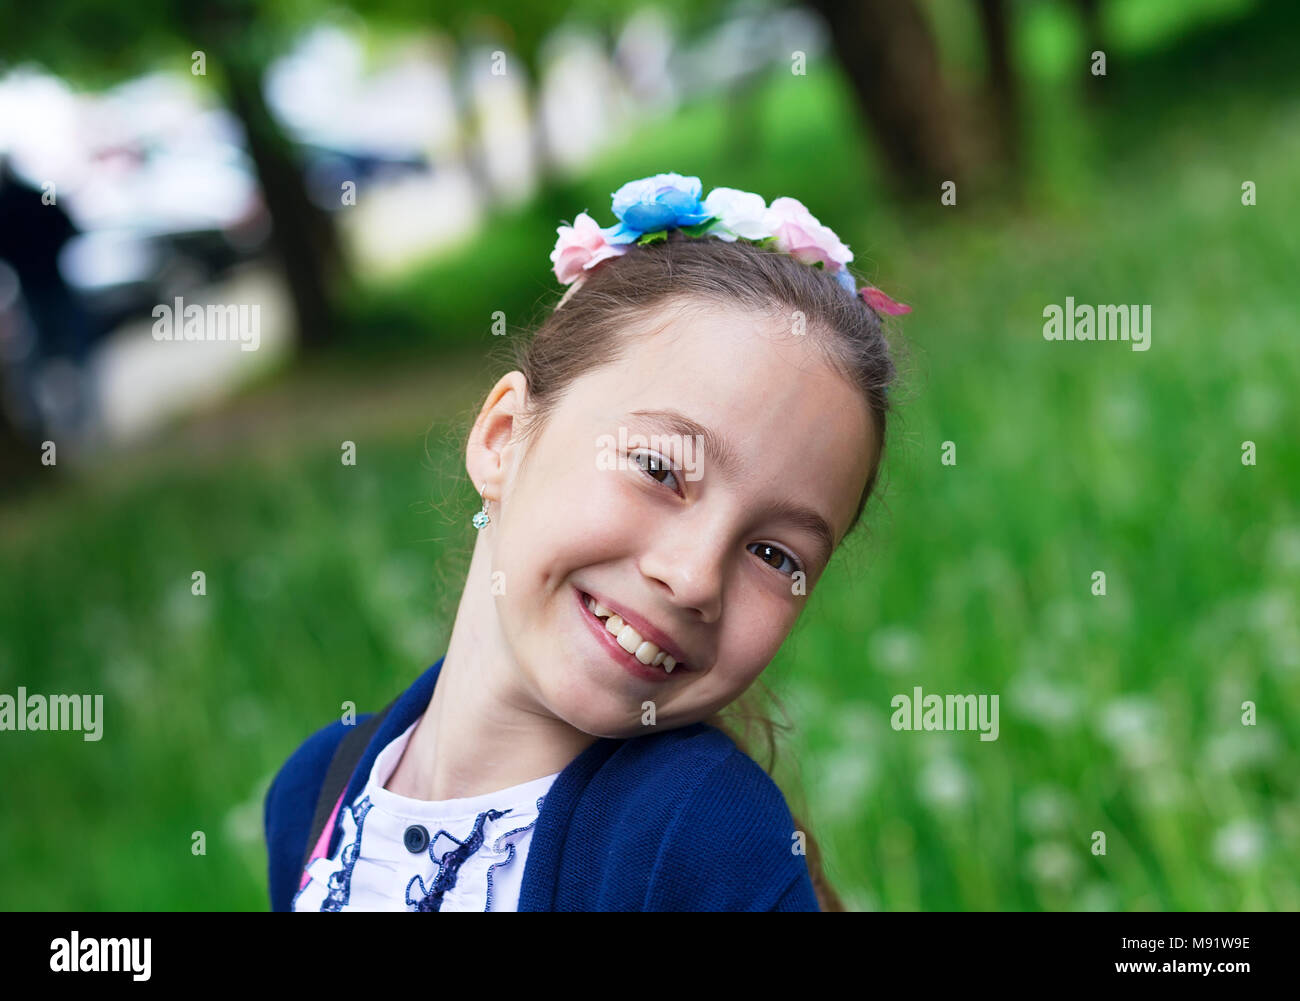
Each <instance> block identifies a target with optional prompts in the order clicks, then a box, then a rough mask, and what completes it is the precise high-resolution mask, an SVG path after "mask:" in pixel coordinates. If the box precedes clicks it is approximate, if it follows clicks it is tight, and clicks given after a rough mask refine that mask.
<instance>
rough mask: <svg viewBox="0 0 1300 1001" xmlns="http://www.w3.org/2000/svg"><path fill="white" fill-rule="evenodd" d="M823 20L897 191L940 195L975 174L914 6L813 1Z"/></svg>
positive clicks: (881, 0) (906, 1)
mask: <svg viewBox="0 0 1300 1001" xmlns="http://www.w3.org/2000/svg"><path fill="white" fill-rule="evenodd" d="M809 6H811V7H812V8H813V9H815V10H816V11H817V12H818V13H820V14H821V15H822V17H823V18H825V20H826V22H827V24H828V25H829V27H830V37H831V43H832V45H833V46H834V49H835V53H836V56H837V57H838V59H839V62H840V64H841V66H843V68H844V71H845V73H846V74H847V75H848V79H849V83H850V85H851V86H852V88H853V91H854V94H855V96H856V98H857V104H858V109H859V112H860V114H861V115H862V117H863V118H864V120H865V122H866V124H867V126H868V127H869V128H870V130H871V131H872V132H873V133H874V134H875V136H876V138H877V140H878V141H879V144H880V148H881V151H882V153H883V154H884V159H885V163H886V166H887V168H888V169H889V171H890V173H891V175H892V177H893V180H894V183H895V185H896V186H897V188H898V189H899V190H900V191H901V192H903V193H905V194H909V195H915V196H918V197H920V196H924V197H929V196H932V195H933V196H935V197H937V196H938V193H939V190H940V185H941V184H942V182H944V181H956V182H958V183H960V182H961V181H962V180H964V179H965V178H966V177H967V176H968V175H969V173H970V168H971V163H970V161H971V150H970V147H969V144H968V143H967V141H966V139H965V133H964V130H963V129H961V126H962V125H963V124H964V123H963V122H962V121H961V119H960V117H959V115H958V114H957V112H956V109H955V107H954V104H953V96H952V95H951V93H950V92H949V90H948V88H947V87H946V85H945V84H944V80H943V74H942V72H941V69H940V65H939V50H938V46H937V45H936V43H935V39H934V35H933V33H932V32H931V31H930V26H929V24H928V23H927V22H926V20H925V17H924V15H923V14H922V12H921V11H920V9H919V8H918V7H917V6H916V3H915V0H858V2H856V3H843V2H841V0H809Z"/></svg>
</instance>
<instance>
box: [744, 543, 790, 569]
mask: <svg viewBox="0 0 1300 1001" xmlns="http://www.w3.org/2000/svg"><path fill="white" fill-rule="evenodd" d="M753 545H754V547H755V548H754V549H751V550H750V552H752V553H754V555H756V556H757V557H758V558H759V559H760V560H762V561H763V562H764V563H766V564H767V565H768V566H770V567H772V568H773V569H775V570H778V571H780V572H781V573H783V574H786V575H787V576H789V575H791V574H793V573H794V572H795V571H797V570H802V569H803V567H802V566H800V564H799V561H798V560H796V559H795V558H794V557H793V556H791V555H790V554H789V553H787V552H786V551H785V550H784V549H781V548H780V547H779V546H774V545H772V544H771V543H768V542H755V543H754V544H753ZM773 557H775V560H776V562H773V561H772V558H773ZM785 563H789V564H790V569H789V570H782V569H781V567H782V566H783V564H785Z"/></svg>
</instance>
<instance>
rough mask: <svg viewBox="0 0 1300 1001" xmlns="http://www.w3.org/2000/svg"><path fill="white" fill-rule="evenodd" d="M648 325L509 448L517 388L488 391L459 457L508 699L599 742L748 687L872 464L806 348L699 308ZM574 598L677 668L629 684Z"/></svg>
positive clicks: (795, 612)
mask: <svg viewBox="0 0 1300 1001" xmlns="http://www.w3.org/2000/svg"><path fill="white" fill-rule="evenodd" d="M661 315H664V316H669V317H670V319H668V320H667V321H666V325H664V326H663V327H662V329H661V330H660V331H659V332H655V333H651V334H649V335H644V336H643V335H633V336H629V337H627V338H625V340H624V342H623V344H624V347H623V349H622V357H621V358H618V359H616V360H613V361H611V362H609V363H608V364H605V365H603V366H602V367H600V368H598V369H595V370H594V371H592V372H589V373H588V374H587V375H585V376H583V377H582V378H580V379H578V380H576V381H575V382H574V383H572V385H571V386H570V388H569V391H568V392H567V393H566V394H565V395H564V397H563V399H562V400H561V401H560V403H559V404H558V406H557V407H556V408H555V410H554V411H553V413H552V415H551V416H550V418H549V420H548V423H547V424H546V426H545V427H544V428H543V429H542V430H541V431H540V433H539V434H538V435H537V436H536V437H534V438H533V440H532V441H531V442H530V443H529V444H528V445H527V447H526V448H525V445H524V443H523V442H522V441H521V440H520V439H519V437H518V434H517V430H518V429H517V426H516V424H515V419H514V415H515V414H517V413H519V411H520V408H521V407H522V405H523V404H524V402H525V399H526V394H527V383H526V381H525V380H524V378H523V376H522V374H521V373H519V372H512V373H510V374H508V375H506V376H504V377H503V378H502V379H501V381H500V382H499V383H498V384H497V386H496V387H495V388H494V389H493V391H492V393H491V394H490V395H489V397H488V400H487V403H486V404H485V405H484V408H483V412H482V413H481V414H480V416H479V420H478V422H477V424H476V425H475V430H474V434H473V436H472V438H471V442H470V446H469V455H468V469H469V472H470V475H471V476H472V477H473V482H474V484H475V485H476V486H478V485H481V484H483V483H487V484H488V489H487V495H488V497H489V498H492V499H494V500H497V501H498V503H495V504H493V505H492V509H491V510H492V522H491V524H490V525H489V527H488V528H487V529H486V530H485V531H484V532H483V533H482V535H481V538H480V541H479V544H480V545H486V546H488V550H489V554H490V557H491V559H490V565H491V570H492V572H493V578H494V585H495V586H494V587H493V594H494V595H495V597H494V598H493V601H494V602H495V607H496V610H497V615H498V619H499V628H500V630H501V638H502V639H503V641H504V644H505V646H506V647H507V648H508V649H509V650H510V651H511V652H512V654H513V660H514V665H513V667H514V668H515V669H517V671H518V680H519V682H520V683H521V685H522V689H523V691H524V692H525V693H527V697H528V698H529V699H531V700H535V702H536V707H537V710H538V711H540V712H544V713H546V714H549V715H552V716H554V717H557V718H559V719H562V720H564V721H566V722H567V723H569V724H570V725H572V726H574V727H576V728H578V729H579V730H581V731H583V732H585V733H588V734H591V735H593V736H598V737H635V736H640V735H642V734H645V733H648V732H650V731H648V730H647V729H646V724H645V723H643V717H645V715H646V706H645V703H646V702H653V703H654V718H655V725H656V726H657V727H659V728H660V729H672V728H675V727H679V726H685V725H688V724H690V723H694V722H697V721H700V720H703V719H707V718H708V717H709V716H711V715H712V714H713V713H715V712H717V711H718V710H719V709H721V708H723V707H724V706H726V705H727V704H729V703H730V702H732V701H734V700H735V699H736V698H737V697H738V696H740V695H741V694H742V693H743V692H744V691H745V690H746V689H747V688H748V687H749V686H750V684H751V683H752V682H753V681H754V680H755V679H756V678H757V677H758V675H759V674H760V673H761V672H762V670H763V668H765V667H766V666H767V664H768V663H769V662H770V661H771V660H772V658H773V656H774V655H775V654H776V651H777V649H778V648H779V647H780V646H781V643H782V642H783V641H784V640H785V638H786V636H787V635H788V634H789V632H790V630H791V628H792V627H793V626H794V623H795V620H796V619H797V618H798V616H799V613H800V612H801V611H802V609H803V607H804V604H805V603H806V602H807V600H808V597H807V595H809V594H811V592H812V587H813V585H814V584H815V583H816V582H817V580H818V579H819V578H820V576H821V574H822V573H823V571H824V570H825V569H826V565H827V562H828V560H829V559H830V556H831V553H832V552H833V550H834V548H835V546H836V545H838V543H839V541H840V539H841V538H842V537H843V535H844V533H845V532H846V531H847V529H848V525H849V522H850V520H851V519H852V517H853V515H854V512H855V511H856V509H857V502H858V499H859V497H860V496H861V494H862V490H863V488H864V487H865V485H866V478H867V475H868V473H869V471H870V463H871V461H872V459H873V456H872V455H871V453H870V449H871V445H870V440H871V427H870V420H871V418H870V414H869V412H868V410H867V406H866V403H865V401H864V400H863V399H862V398H861V396H860V394H859V392H858V391H857V390H856V389H855V388H854V387H853V386H852V385H851V384H850V383H848V382H847V381H846V380H845V379H844V378H843V377H842V376H841V375H839V374H838V373H837V372H835V371H834V370H833V369H832V368H830V367H829V365H828V364H827V363H826V362H825V361H824V360H823V359H822V358H821V357H820V354H819V351H818V349H817V348H816V347H815V346H814V345H813V344H811V343H810V340H811V336H810V335H806V336H797V335H794V334H793V333H791V332H790V331H789V330H788V329H785V328H786V326H787V321H784V320H783V319H782V318H781V317H777V318H775V319H773V318H769V317H761V316H756V315H750V314H745V313H741V312H739V311H737V310H724V309H721V308H719V307H716V306H711V305H698V306H697V307H696V308H694V309H691V310H681V309H679V310H676V311H672V312H671V313H665V314H661ZM665 411H671V412H673V414H675V415H681V417H682V418H685V419H686V420H689V421H693V422H696V423H697V424H698V425H699V426H700V428H701V430H698V432H697V431H696V430H695V429H694V428H683V427H681V426H675V425H674V424H673V423H672V420H671V419H670V418H668V417H665V416H662V412H665ZM638 412H641V413H638ZM656 412H658V413H656ZM695 433H699V434H703V435H705V436H706V438H705V442H706V443H705V444H704V446H703V448H701V447H699V446H698V444H697V440H696V438H695V437H694V434H695ZM636 435H641V436H644V438H645V439H646V440H645V441H640V442H638V441H636V440H635V438H634V436H636ZM684 467H685V468H684ZM652 473H653V475H651V474H652ZM819 525H820V526H821V530H820V531H819V527H818V526H819ZM827 536H829V537H827ZM797 571H802V573H803V575H804V576H803V580H802V582H801V581H800V579H799V577H798V576H796V572H797ZM584 594H588V595H594V596H597V597H599V598H600V599H602V600H603V602H604V604H605V605H607V606H612V607H613V608H614V609H615V610H616V611H620V612H623V613H626V615H625V617H626V618H627V619H629V620H630V621H629V624H630V625H632V627H633V629H634V630H635V631H636V633H637V634H638V635H639V637H640V640H641V641H646V642H652V643H655V642H656V641H657V640H663V641H664V642H662V643H658V644H657V645H660V646H663V647H666V648H667V649H669V650H676V651H677V658H678V659H679V660H680V661H682V663H681V664H679V666H677V667H676V668H674V670H673V671H672V672H671V673H668V672H665V671H664V670H663V668H662V666H659V667H655V666H650V667H648V668H647V667H643V666H642V665H641V663H640V662H639V661H638V660H637V659H636V658H635V657H634V656H633V655H632V654H630V653H626V652H625V651H624V650H623V648H622V647H621V646H620V645H619V644H618V643H617V641H616V640H615V639H614V637H613V636H612V635H611V634H610V633H609V631H608V629H607V628H606V627H605V626H604V624H603V623H601V622H599V621H598V620H597V619H596V618H595V617H594V616H593V615H592V613H591V612H590V611H588V609H587V607H586V605H585V602H584V601H583V600H582V598H581V596H582V595H584ZM624 638H625V641H626V642H629V643H631V642H637V638H636V637H634V636H632V635H630V634H627V635H625V637H624ZM650 652H651V651H650V648H642V654H643V656H646V655H648V654H649V653H650ZM647 671H648V672H649V674H648V676H646V674H645V672H647Z"/></svg>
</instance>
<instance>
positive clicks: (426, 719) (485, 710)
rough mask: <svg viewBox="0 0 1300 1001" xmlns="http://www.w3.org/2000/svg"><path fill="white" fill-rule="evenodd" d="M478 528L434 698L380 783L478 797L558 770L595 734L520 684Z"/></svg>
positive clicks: (424, 795)
mask: <svg viewBox="0 0 1300 1001" xmlns="http://www.w3.org/2000/svg"><path fill="white" fill-rule="evenodd" d="M490 563H491V553H490V550H489V548H488V546H487V544H486V539H485V537H484V536H483V535H482V533H480V534H479V537H478V541H477V543H476V544H475V547H474V556H473V559H472V560H471V563H470V569H469V575H468V577H467V578H466V583H465V591H464V593H463V594H462V595H461V599H460V605H459V607H458V608H457V611H456V621H455V623H454V625H453V626H452V631H451V638H450V640H449V641H448V645H447V656H446V657H445V658H444V659H443V663H442V668H441V670H440V671H439V672H438V682H437V684H436V685H435V686H434V691H433V698H432V699H431V700H430V701H429V706H428V708H427V709H426V710H425V712H424V714H423V715H422V716H421V717H420V719H419V721H418V722H417V723H416V725H415V730H414V731H413V732H412V733H411V739H410V741H409V742H408V743H407V746H406V750H405V751H404V753H403V754H402V759H401V761H400V762H399V763H398V766H397V768H396V769H395V770H394V772H393V774H392V776H391V777H390V778H389V780H388V782H387V783H386V784H385V787H386V788H387V789H388V790H389V791H391V792H394V793H396V794H398V795H400V796H408V797H410V798H412V799H422V800H444V799H461V798H463V797H466V796H481V795H484V794H487V793H491V792H496V791H497V790H499V789H507V788H509V787H510V786H515V785H519V784H520V783H523V782H530V781H532V780H533V779H539V778H542V777H543V776H546V775H552V774H554V773H555V772H559V771H563V770H564V768H565V766H567V765H568V764H569V763H570V762H571V761H573V759H574V758H576V757H577V756H578V755H579V754H581V753H582V751H584V750H585V749H586V748H587V747H589V746H590V745H591V744H593V743H594V742H595V741H596V739H597V738H596V737H593V736H592V735H591V734H588V733H583V732H582V731H581V730H578V729H577V728H576V727H573V726H570V725H569V724H568V723H566V722H564V721H563V720H561V719H557V718H556V717H555V716H553V715H551V714H549V713H548V712H546V711H545V709H544V708H543V707H541V706H539V705H538V704H537V701H536V699H535V698H533V697H532V696H530V695H529V693H528V692H527V691H526V690H525V689H524V686H523V684H522V681H521V679H520V676H519V672H518V670H517V668H516V667H515V664H514V657H513V654H512V652H511V651H510V649H509V646H508V644H507V643H506V641H505V637H504V635H503V634H502V632H501V626H500V622H499V620H498V618H497V610H496V599H495V598H494V597H493V596H492V593H491V566H490Z"/></svg>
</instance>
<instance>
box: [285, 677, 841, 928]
mask: <svg viewBox="0 0 1300 1001" xmlns="http://www.w3.org/2000/svg"><path fill="white" fill-rule="evenodd" d="M444 659H445V658H439V660H438V662H437V663H436V664H434V665H433V666H432V667H431V668H429V669H428V670H427V671H425V672H424V674H422V675H421V676H420V677H419V678H418V679H416V681H415V684H413V685H412V686H411V687H410V688H408V689H407V690H406V692H405V693H404V694H403V695H402V696H401V697H400V698H399V699H398V701H397V703H396V704H395V705H394V706H393V708H392V710H391V711H390V712H389V714H388V716H387V717H386V718H385V719H384V720H383V722H382V724H381V725H380V727H379V729H378V731H377V732H376V733H375V734H374V735H373V736H372V737H371V739H370V741H369V743H368V744H367V746H366V749H365V753H364V754H363V755H362V756H361V760H360V762H359V763H358V765H357V767H356V769H355V770H354V771H353V773H352V778H351V780H350V781H349V782H348V786H347V790H346V792H345V793H344V800H343V801H344V802H345V803H352V802H353V801H354V800H355V799H356V797H357V796H358V795H359V794H360V792H361V790H362V789H363V788H364V787H365V784H366V781H367V779H368V778H369V777H370V770H371V767H372V766H373V765H374V763H375V758H376V757H378V755H379V752H380V751H381V750H383V749H384V747H385V746H387V745H388V744H389V743H390V742H391V741H393V740H394V739H396V738H397V737H399V736H400V735H401V734H402V733H403V732H404V731H405V730H406V728H407V727H409V726H410V725H411V724H412V723H414V722H415V721H416V720H417V719H418V718H419V717H420V716H421V714H423V712H424V710H425V708H426V707H427V706H428V704H429V700H430V698H432V696H433V689H434V685H435V683H436V682H437V680H438V672H439V670H440V669H441V668H442V662H443V660H444ZM365 718H366V717H365V716H363V717H361V719H365ZM358 722H360V720H358ZM347 732H348V728H347V727H346V726H345V725H344V724H343V723H342V722H341V721H337V720H336V721H335V722H333V723H331V724H330V725H329V726H326V727H325V728H323V729H321V730H318V731H317V732H316V733H314V734H313V735H312V736H310V737H308V738H307V740H306V741H304V742H303V743H302V745H301V746H300V747H299V748H298V749H297V750H296V751H294V753H293V754H292V755H290V757H289V760H288V761H286V762H285V763H284V765H283V766H282V767H281V769H280V771H279V773H278V774H277V775H276V777H275V780H274V781H273V782H272V783H271V788H270V790H269V791H268V792H267V794H266V804H265V827H266V846H267V856H268V868H269V872H270V893H271V908H272V910H276V911H288V910H290V909H291V904H292V901H293V897H294V894H296V893H297V892H298V884H299V882H300V880H301V878H302V868H301V867H302V859H303V856H304V854H305V853H306V850H307V838H308V836H309V834H310V830H309V828H310V826H311V821H312V816H313V813H314V811H315V807H316V800H317V798H318V795H319V793H320V789H321V786H322V784H323V783H324V779H325V771H326V769H327V767H328V766H329V762H330V758H331V756H332V755H333V753H334V749H335V747H336V746H337V745H338V743H339V741H340V740H342V738H343V736H344V734H346V733H347ZM340 813H341V811H340ZM794 833H795V831H794V821H793V819H792V818H791V816H790V810H789V808H788V807H787V806H786V802H785V798H784V797H783V796H782V795H781V791H780V789H778V788H777V786H776V783H774V782H773V781H772V779H771V777H770V776H768V774H767V773H766V772H764V771H763V769H762V768H760V767H759V765H758V764H757V762H755V761H754V760H753V759H752V758H750V757H749V756H748V755H746V754H745V753H744V752H743V751H741V750H740V749H739V748H738V747H737V746H736V745H735V743H734V742H733V741H732V740H731V738H730V737H728V736H727V735H726V734H725V733H723V732H722V731H721V730H719V729H717V728H716V727H713V726H709V725H707V724H705V723H694V724H692V725H690V726H684V727H679V728H678V729H674V730H664V731H662V732H653V733H650V734H647V735H646V736H643V737H634V738H630V739H615V738H610V737H602V738H599V739H597V740H596V742H595V743H593V744H592V745H591V746H590V747H588V748H587V749H586V750H584V751H583V752H582V753H581V754H579V755H578V756H577V757H576V758H574V760H573V761H572V762H570V763H569V765H568V766H567V767H566V768H565V769H564V770H563V771H562V772H560V774H559V776H558V777H557V778H556V779H555V782H554V784H553V785H552V786H551V788H550V790H549V791H548V792H547V795H546V799H545V801H544V802H543V804H542V810H541V813H540V815H539V816H538V818H537V826H536V827H535V828H534V830H533V837H532V842H531V844H530V845H529V848H528V857H527V861H526V862H525V865H524V878H523V886H522V888H521V890H520V896H519V910H521V911H816V910H818V906H817V897H816V895H815V893H814V892H813V887H812V880H811V879H810V878H809V875H808V867H807V864H806V861H805V858H804V856H802V855H799V854H795V853H794V852H793V851H792V850H791V849H792V846H793V845H794V843H795V841H794ZM341 834H342V823H341V820H340V819H339V818H338V817H336V818H335V822H334V827H333V830H332V832H331V834H330V839H329V854H330V856H331V857H333V855H334V853H335V852H336V851H337V850H338V842H339V838H340V836H341Z"/></svg>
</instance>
